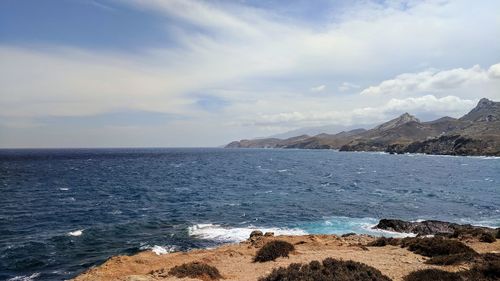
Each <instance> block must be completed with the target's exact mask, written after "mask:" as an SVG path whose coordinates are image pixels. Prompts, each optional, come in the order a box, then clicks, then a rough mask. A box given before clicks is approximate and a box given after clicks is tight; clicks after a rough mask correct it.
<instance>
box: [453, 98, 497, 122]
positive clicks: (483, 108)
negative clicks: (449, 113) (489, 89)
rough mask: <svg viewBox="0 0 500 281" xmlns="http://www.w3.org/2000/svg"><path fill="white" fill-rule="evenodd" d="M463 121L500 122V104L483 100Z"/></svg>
mask: <svg viewBox="0 0 500 281" xmlns="http://www.w3.org/2000/svg"><path fill="white" fill-rule="evenodd" d="M460 120H462V121H476V122H491V121H498V120H500V102H494V101H492V100H489V99H487V98H482V99H481V100H479V102H478V103H477V105H476V107H474V108H473V109H472V110H471V111H470V112H469V113H467V114H466V115H464V116H463V117H462V118H460Z"/></svg>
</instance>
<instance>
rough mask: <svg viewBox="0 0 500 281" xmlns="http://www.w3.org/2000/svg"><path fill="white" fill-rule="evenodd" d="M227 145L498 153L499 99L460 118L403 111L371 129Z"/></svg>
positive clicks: (457, 153)
mask: <svg viewBox="0 0 500 281" xmlns="http://www.w3.org/2000/svg"><path fill="white" fill-rule="evenodd" d="M226 147H227V148H304V149H339V150H341V151H384V152H389V153H398V154H399V153H426V154H438V155H487V156H500V102H494V101H491V100H488V99H481V100H480V101H479V103H478V104H477V106H476V107H475V108H474V109H472V110H471V111H470V112H469V113H467V114H466V115H464V116H463V117H461V118H459V119H455V118H451V117H442V118H439V119H437V120H434V121H430V122H421V121H420V120H419V119H417V118H416V117H415V116H412V115H410V114H408V113H405V114H403V115H401V116H399V117H397V118H395V119H393V120H390V121H388V122H385V123H383V124H381V125H379V126H376V127H375V128H373V129H370V130H365V129H356V130H352V131H347V132H340V133H338V134H319V135H316V136H308V135H302V136H297V137H293V138H288V139H278V138H267V139H266V138H264V139H255V140H241V141H234V142H231V143H230V144H228V145H227V146H226Z"/></svg>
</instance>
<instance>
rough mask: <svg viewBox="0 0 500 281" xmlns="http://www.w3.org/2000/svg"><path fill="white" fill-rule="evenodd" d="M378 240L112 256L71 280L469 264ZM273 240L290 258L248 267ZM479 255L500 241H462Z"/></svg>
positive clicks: (324, 238) (141, 280)
mask: <svg viewBox="0 0 500 281" xmlns="http://www.w3.org/2000/svg"><path fill="white" fill-rule="evenodd" d="M376 239H377V238H376V237H373V236H369V235H358V234H353V235H347V236H346V235H344V236H338V235H321V234H317V235H282V236H262V237H261V238H260V239H257V240H255V239H251V238H250V239H248V240H246V241H243V242H240V243H236V244H225V245H222V246H220V247H217V248H213V249H198V250H191V251H189V252H175V253H169V254H162V255H158V254H155V253H154V252H153V251H143V252H140V253H137V254H135V255H132V256H115V257H112V258H110V259H109V260H107V261H106V262H105V263H103V264H102V265H100V266H97V267H94V268H91V269H89V270H87V271H86V272H84V273H82V274H80V275H79V276H77V277H75V278H74V279H72V280H74V281H90V280H93V281H107V280H121V281H153V280H189V281H191V280H199V279H190V278H183V279H178V278H177V277H173V276H167V277H165V276H163V277H161V278H159V277H157V276H154V275H152V274H151V273H152V272H154V271H159V270H160V271H161V270H163V271H168V270H169V269H171V268H173V267H174V266H178V265H181V264H184V263H189V262H203V263H207V264H209V265H211V266H214V267H216V268H217V269H218V270H219V271H220V273H221V274H222V276H223V277H224V280H239V281H250V280H253V281H255V280H257V279H258V278H260V277H263V276H266V275H268V274H269V273H270V272H271V271H272V269H274V268H278V267H285V266H288V265H290V264H291V263H307V262H310V261H313V260H323V259H325V258H328V257H331V258H336V259H342V260H353V261H357V262H361V263H365V264H367V265H369V266H372V267H374V268H376V269H378V270H380V271H381V272H382V273H383V274H384V275H386V276H388V277H390V278H391V279H392V280H394V281H399V280H403V277H404V276H406V275H407V274H408V273H410V272H413V271H416V270H421V269H428V268H434V269H441V270H445V271H450V272H458V271H462V270H467V269H469V268H470V267H471V265H470V264H468V263H463V264H458V265H446V266H437V265H430V264H425V263H424V262H425V261H426V260H428V258H427V257H424V256H421V255H418V254H415V253H413V252H411V251H409V250H407V249H405V248H402V247H399V246H391V245H387V246H385V247H370V246H368V244H369V243H371V242H373V241H375V240H376ZM272 240H283V241H287V242H289V243H291V244H293V245H294V246H295V251H294V252H293V253H292V254H291V255H290V256H289V258H278V259H276V260H275V261H271V262H265V263H254V262H252V259H253V256H254V255H255V253H256V251H257V250H258V249H259V248H261V247H262V245H264V244H265V243H267V242H269V241H272ZM460 240H461V241H462V242H463V243H465V244H466V245H467V246H469V247H471V248H472V249H474V250H475V251H477V252H478V253H479V254H483V253H496V254H498V253H500V240H497V241H495V242H493V243H483V242H480V241H479V240H477V239H474V238H469V239H460Z"/></svg>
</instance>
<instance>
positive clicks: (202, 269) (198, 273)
mask: <svg viewBox="0 0 500 281" xmlns="http://www.w3.org/2000/svg"><path fill="white" fill-rule="evenodd" d="M168 274H169V275H172V276H175V277H177V278H186V277H189V278H198V279H202V280H219V279H221V278H222V275H221V274H220V273H219V270H218V269H217V268H216V267H213V266H211V265H208V264H206V263H201V262H190V263H185V264H182V265H178V266H175V267H173V268H172V269H170V271H169V272H168Z"/></svg>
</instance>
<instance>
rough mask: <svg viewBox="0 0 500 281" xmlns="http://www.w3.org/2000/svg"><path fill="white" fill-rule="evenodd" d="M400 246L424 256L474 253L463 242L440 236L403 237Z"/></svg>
mask: <svg viewBox="0 0 500 281" xmlns="http://www.w3.org/2000/svg"><path fill="white" fill-rule="evenodd" d="M401 245H402V247H407V248H408V250H410V251H412V252H414V253H415V254H419V255H422V256H426V257H436V256H446V255H455V254H476V252H475V251H474V250H473V249H471V248H470V247H469V246H467V245H465V244H464V243H462V242H460V241H456V240H451V239H444V238H442V237H432V238H405V239H403V240H402V241H401Z"/></svg>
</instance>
